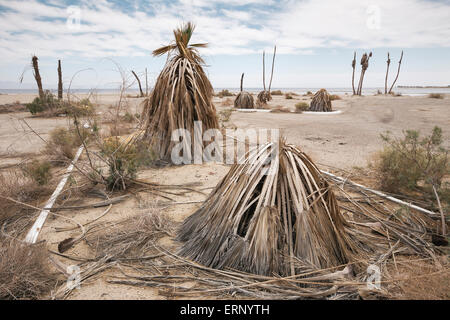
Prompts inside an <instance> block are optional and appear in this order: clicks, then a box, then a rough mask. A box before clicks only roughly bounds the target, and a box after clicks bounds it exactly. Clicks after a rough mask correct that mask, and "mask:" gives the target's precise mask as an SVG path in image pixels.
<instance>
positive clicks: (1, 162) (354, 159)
mask: <svg viewBox="0 0 450 320" xmlns="http://www.w3.org/2000/svg"><path fill="white" fill-rule="evenodd" d="M33 97H34V96H33V95H0V105H1V104H6V103H12V102H15V101H20V102H21V103H26V102H29V101H31V100H32V99H33ZM82 97H83V96H80V97H79V98H82ZM309 99H310V98H309V97H304V96H294V98H293V99H290V100H286V99H285V98H284V96H274V97H273V100H272V101H271V102H270V104H269V108H275V107H276V106H283V107H288V108H289V109H290V110H292V111H294V110H295V104H296V103H297V102H299V101H302V100H305V101H307V100H309ZM116 101H117V95H98V96H97V97H96V99H95V102H96V103H98V104H99V107H98V108H97V111H98V112H101V114H107V113H108V110H109V109H110V108H111V106H112V105H113V104H114V103H115V102H116ZM127 101H128V103H129V105H130V108H131V109H132V110H133V112H140V110H141V106H140V103H141V102H142V98H129V99H127ZM214 101H215V104H216V107H217V110H218V112H221V111H224V110H228V109H230V108H232V103H233V97H225V98H215V100H214ZM333 108H334V110H341V113H340V114H330V115H323V114H317V115H312V114H300V113H293V112H292V113H271V112H264V113H263V112H253V113H249V112H239V111H233V112H232V115H231V117H230V118H229V120H228V121H225V122H224V125H225V126H226V127H234V126H236V127H238V128H279V129H281V130H282V133H283V134H284V135H285V137H286V138H287V141H288V142H289V143H293V144H296V145H299V146H300V147H301V148H302V149H303V150H304V151H306V153H308V154H309V155H310V156H311V157H312V158H313V160H314V161H316V163H317V164H318V165H319V167H320V168H321V169H330V168H334V169H336V168H339V169H345V170H352V169H354V168H355V167H366V166H367V164H368V162H369V161H370V159H371V157H372V156H373V154H374V153H375V152H376V151H378V150H380V149H381V148H382V142H381V139H380V137H379V136H380V134H381V133H384V132H385V131H391V132H392V133H393V134H394V135H400V134H401V132H402V130H407V129H415V130H420V131H421V132H423V133H429V132H430V131H431V129H432V128H433V127H434V126H435V125H438V126H440V127H441V128H442V129H443V132H444V136H445V141H446V142H445V144H446V145H447V146H448V145H449V139H448V137H449V136H450V126H449V125H450V99H449V97H448V96H447V97H445V99H430V98H427V97H408V96H401V97H391V96H365V97H350V96H343V97H342V99H341V100H336V101H333ZM23 120H25V122H26V123H25V122H24V121H23ZM27 124H28V125H29V127H28V126H27ZM67 125H68V120H67V118H65V117H58V118H38V117H32V116H31V115H30V114H29V113H25V112H17V113H6V114H0V168H5V167H9V166H11V165H14V164H17V163H19V162H20V161H22V160H23V159H24V158H34V157H39V156H40V151H41V150H42V148H43V146H44V141H43V140H45V139H46V138H47V137H48V134H49V132H50V131H51V130H52V129H54V128H56V127H59V126H63V127H64V126H67ZM31 128H32V129H31ZM33 131H34V132H35V133H38V134H39V136H40V137H38V136H37V135H36V134H35V133H34V132H33ZM228 168H229V166H227V165H224V164H213V163H210V164H203V165H185V166H172V167H166V168H159V169H146V170H142V171H140V172H139V175H138V178H139V179H142V180H145V181H151V182H157V183H161V184H169V185H172V184H182V183H190V182H197V183H198V182H199V183H200V184H201V186H200V187H199V189H200V190H202V191H203V194H199V193H189V194H187V195H185V196H175V197H174V200H175V201H177V202H188V201H189V202H195V203H189V204H177V205H173V206H170V207H168V208H166V209H164V210H165V212H166V213H167V214H168V215H169V216H170V217H171V218H172V219H173V220H174V221H175V222H177V223H180V222H182V221H183V220H184V219H185V218H186V217H187V216H189V215H190V214H192V213H193V212H194V211H195V210H196V209H197V208H198V207H199V205H200V202H201V201H203V200H205V199H206V197H207V195H208V192H210V190H211V189H212V188H213V187H214V186H215V185H216V184H217V183H218V182H219V181H220V179H221V178H222V177H223V176H224V175H225V174H226V173H227V171H228ZM58 170H60V172H62V170H63V169H58ZM142 197H144V200H145V201H144V202H142V199H141V201H138V200H137V199H136V198H134V197H130V198H129V199H127V200H126V201H123V202H121V203H119V204H117V205H114V206H113V207H112V209H111V211H110V212H109V213H108V214H107V215H106V216H105V217H103V218H102V221H119V220H122V219H124V218H125V217H128V216H131V215H135V214H138V213H139V212H142V211H144V210H148V208H149V206H151V203H152V202H154V201H156V200H157V199H156V198H155V197H154V196H151V195H146V194H143V195H142ZM95 201H98V200H95V199H94V198H84V199H83V203H84V204H86V203H92V202H95ZM143 203H144V205H143ZM146 203H147V205H146ZM79 204H81V203H79ZM104 210H105V208H97V209H81V210H77V211H67V212H64V213H63V214H64V215H65V216H66V217H69V218H72V219H75V220H76V221H77V222H79V223H81V224H83V223H86V222H88V221H90V220H92V219H94V218H96V217H98V216H99V215H100V214H101V213H102V212H103V211H104ZM71 226H72V225H71V224H70V223H68V222H67V221H65V220H63V219H61V218H58V217H54V216H52V217H50V218H49V219H48V221H47V222H46V224H45V225H44V228H43V230H42V232H41V234H40V237H39V239H41V240H42V239H44V240H46V241H47V243H48V246H49V247H50V249H52V250H55V251H56V250H57V244H58V243H59V242H60V241H62V240H63V239H65V238H68V237H74V236H76V235H77V234H78V230H77V229H75V230H72V231H66V232H56V228H60V227H71ZM161 241H163V242H164V245H165V246H166V247H169V248H173V249H174V250H176V247H177V246H178V245H179V244H177V243H176V242H175V241H174V240H173V237H169V236H167V237H165V238H163V239H162V240H161ZM90 253H91V251H90V248H89V247H88V246H87V245H86V244H85V243H84V242H81V243H79V244H77V245H76V246H75V247H74V248H72V249H70V255H71V256H79V257H87V256H89V254H90ZM58 259H59V260H60V261H61V262H62V263H64V264H66V265H70V264H73V263H74V262H73V261H70V260H68V259H64V258H62V257H58ZM118 275H120V273H119V272H118V271H117V270H115V269H111V270H108V271H106V272H104V273H102V274H101V275H100V276H97V277H93V278H92V279H90V280H88V281H86V282H84V283H83V285H82V286H81V288H80V289H79V290H74V291H73V293H72V294H71V295H70V297H69V298H70V299H166V298H167V297H165V296H162V295H160V294H159V292H158V289H155V288H140V287H132V286H124V285H116V284H110V283H107V282H106V279H107V278H108V277H110V276H118ZM185 285H186V286H189V283H186V284H185ZM193 298H196V299H201V298H207V297H206V296H203V297H193Z"/></svg>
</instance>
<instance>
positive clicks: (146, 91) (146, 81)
mask: <svg viewBox="0 0 450 320" xmlns="http://www.w3.org/2000/svg"><path fill="white" fill-rule="evenodd" d="M145 96H146V97H148V77H147V68H145Z"/></svg>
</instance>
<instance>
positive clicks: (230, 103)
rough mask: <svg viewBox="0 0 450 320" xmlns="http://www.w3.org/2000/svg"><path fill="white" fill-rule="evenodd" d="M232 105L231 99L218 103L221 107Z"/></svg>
mask: <svg viewBox="0 0 450 320" xmlns="http://www.w3.org/2000/svg"><path fill="white" fill-rule="evenodd" d="M232 105H233V100H232V99H231V98H226V99H225V100H223V101H222V102H221V103H220V106H221V107H229V106H232Z"/></svg>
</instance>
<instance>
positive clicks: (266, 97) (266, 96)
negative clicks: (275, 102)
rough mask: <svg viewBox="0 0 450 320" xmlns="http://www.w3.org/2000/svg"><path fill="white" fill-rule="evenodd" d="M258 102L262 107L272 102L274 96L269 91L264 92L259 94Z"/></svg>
mask: <svg viewBox="0 0 450 320" xmlns="http://www.w3.org/2000/svg"><path fill="white" fill-rule="evenodd" d="M257 98H258V102H259V103H260V104H262V105H264V104H267V102H269V101H270V100H272V96H271V95H270V92H269V91H266V90H263V91H261V92H260V93H258V96H257Z"/></svg>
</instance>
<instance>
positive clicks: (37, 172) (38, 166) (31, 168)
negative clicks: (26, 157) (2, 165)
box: [23, 159, 52, 186]
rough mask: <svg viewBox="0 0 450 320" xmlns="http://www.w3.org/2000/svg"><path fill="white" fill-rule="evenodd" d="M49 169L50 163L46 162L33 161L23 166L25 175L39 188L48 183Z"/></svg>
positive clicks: (49, 177) (50, 175)
mask: <svg viewBox="0 0 450 320" xmlns="http://www.w3.org/2000/svg"><path fill="white" fill-rule="evenodd" d="M50 169H51V165H50V162H48V161H46V160H36V159H35V160H32V161H31V162H29V163H27V164H25V165H24V166H23V171H24V172H25V174H26V175H28V176H29V177H30V178H31V179H32V180H33V181H34V182H36V183H37V184H38V185H40V186H42V185H45V184H47V183H48V182H49V181H50V179H51V177H52V174H51V172H50Z"/></svg>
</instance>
